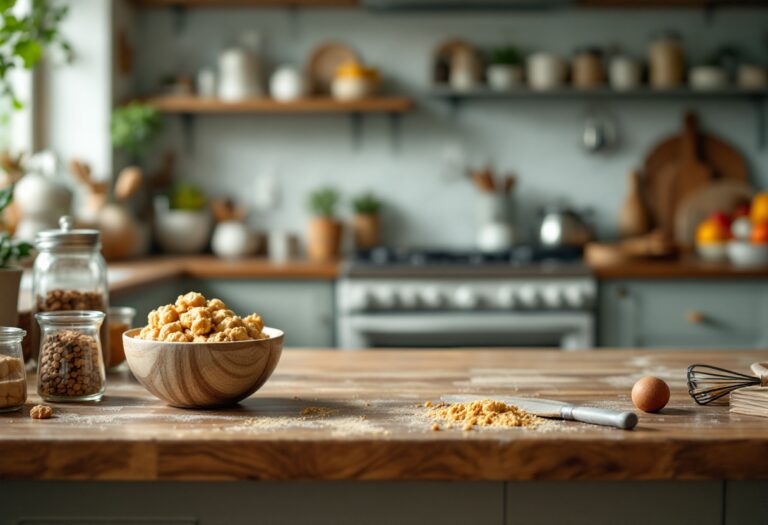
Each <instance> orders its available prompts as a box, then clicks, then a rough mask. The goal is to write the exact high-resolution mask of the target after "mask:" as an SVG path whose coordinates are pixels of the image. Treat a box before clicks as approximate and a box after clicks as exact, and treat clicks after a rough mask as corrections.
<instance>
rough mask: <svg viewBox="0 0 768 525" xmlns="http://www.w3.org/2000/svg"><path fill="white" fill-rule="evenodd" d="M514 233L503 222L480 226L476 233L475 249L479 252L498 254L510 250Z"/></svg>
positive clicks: (508, 225)
mask: <svg viewBox="0 0 768 525" xmlns="http://www.w3.org/2000/svg"><path fill="white" fill-rule="evenodd" d="M514 241H515V231H514V228H512V226H511V225H510V224H509V223H507V222H503V221H495V222H488V223H486V224H483V225H482V226H480V229H479V230H478V232H477V248H478V249H479V250H480V251H481V252H500V251H503V250H509V249H510V248H512V243H514Z"/></svg>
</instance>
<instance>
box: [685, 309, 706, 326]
mask: <svg viewBox="0 0 768 525" xmlns="http://www.w3.org/2000/svg"><path fill="white" fill-rule="evenodd" d="M685 320H686V321H688V324H704V323H705V322H706V320H707V316H705V315H704V314H703V313H702V312H699V311H698V310H691V311H690V312H688V313H686V314H685Z"/></svg>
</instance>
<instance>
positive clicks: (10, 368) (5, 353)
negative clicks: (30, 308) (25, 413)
mask: <svg viewBox="0 0 768 525" xmlns="http://www.w3.org/2000/svg"><path fill="white" fill-rule="evenodd" d="M26 333H27V332H25V331H24V330H22V329H21V328H12V327H8V326H0V412H11V411H13V410H19V409H20V408H21V407H23V406H24V402H25V401H26V400H27V376H26V374H25V373H24V357H23V355H22V353H21V340H22V339H24V335H26Z"/></svg>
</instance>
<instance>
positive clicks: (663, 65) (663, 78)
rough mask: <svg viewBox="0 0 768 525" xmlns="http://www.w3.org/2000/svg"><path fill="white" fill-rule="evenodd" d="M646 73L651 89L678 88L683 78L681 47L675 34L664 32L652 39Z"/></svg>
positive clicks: (683, 64)
mask: <svg viewBox="0 0 768 525" xmlns="http://www.w3.org/2000/svg"><path fill="white" fill-rule="evenodd" d="M648 72H649V80H650V84H651V87H652V88H656V89H670V88H676V87H680V86H682V84H683V78H684V76H685V59H684V57H683V45H682V42H681V40H680V36H679V35H678V34H677V33H674V32H671V31H666V32H663V33H659V34H658V35H656V36H655V37H654V38H653V41H652V42H651V46H650V49H649V50H648Z"/></svg>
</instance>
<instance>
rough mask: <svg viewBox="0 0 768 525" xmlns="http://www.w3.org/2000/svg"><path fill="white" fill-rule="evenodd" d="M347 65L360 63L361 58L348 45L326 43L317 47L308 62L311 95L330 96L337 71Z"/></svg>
mask: <svg viewBox="0 0 768 525" xmlns="http://www.w3.org/2000/svg"><path fill="white" fill-rule="evenodd" d="M345 63H360V58H359V57H358V56H357V54H356V53H355V52H354V50H353V49H352V48H350V47H349V46H347V45H346V44H342V43H340V42H326V43H324V44H321V45H319V46H317V47H316V48H315V49H314V50H313V51H312V53H311V54H310V55H309V60H308V62H307V75H306V76H307V80H308V82H309V91H310V93H312V94H313V95H325V96H328V95H330V93H331V84H332V83H333V79H334V78H335V77H336V70H338V69H339V66H341V65H342V64H345Z"/></svg>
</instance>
